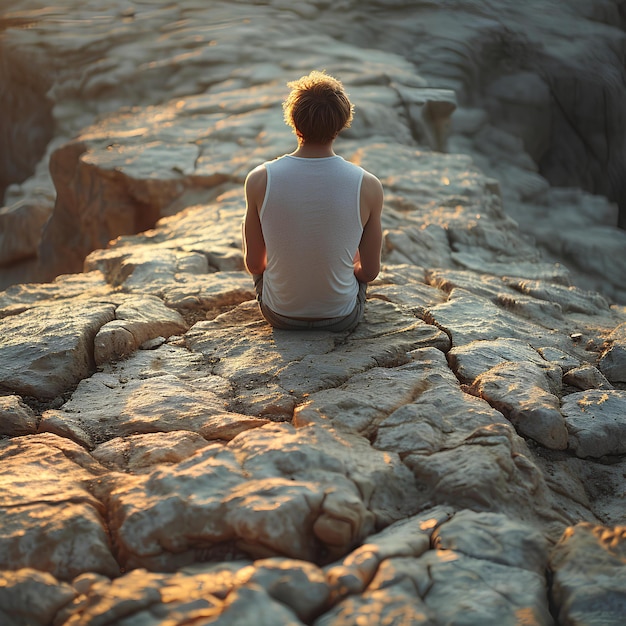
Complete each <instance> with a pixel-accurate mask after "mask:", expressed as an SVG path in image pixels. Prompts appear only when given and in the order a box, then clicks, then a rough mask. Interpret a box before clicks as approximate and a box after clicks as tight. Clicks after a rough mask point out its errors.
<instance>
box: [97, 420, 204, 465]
mask: <svg viewBox="0 0 626 626" xmlns="http://www.w3.org/2000/svg"><path fill="white" fill-rule="evenodd" d="M207 445H208V443H207V441H206V439H204V437H202V436H201V435H198V434H196V433H193V432H188V431H184V430H177V431H174V432H172V433H150V434H145V435H132V436H129V437H116V438H115V439H111V440H110V441H107V442H106V443H102V444H100V445H99V446H96V448H95V449H94V450H93V451H92V455H93V457H94V458H95V459H96V460H98V461H100V463H102V464H103V465H105V466H106V467H110V468H111V469H114V470H117V471H120V472H131V473H138V472H146V471H150V469H151V468H154V467H155V466H159V465H162V464H169V463H178V462H180V461H182V460H184V459H186V458H187V457H190V456H191V455H193V454H195V453H196V452H197V451H198V450H201V449H202V448H205V447H206V446H207Z"/></svg>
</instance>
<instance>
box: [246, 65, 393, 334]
mask: <svg viewBox="0 0 626 626" xmlns="http://www.w3.org/2000/svg"><path fill="white" fill-rule="evenodd" d="M287 86H288V87H290V88H291V92H290V93H289V95H288V97H287V98H286V100H285V101H284V103H283V110H284V117H285V121H286V123H287V124H288V125H289V126H291V127H292V128H293V130H294V132H295V134H296V136H297V140H298V147H297V149H296V150H295V151H294V152H291V153H290V154H285V155H283V156H281V157H279V158H277V159H274V160H272V161H267V162H265V163H263V164H261V165H259V166H258V167H256V168H254V169H253V170H252V171H251V172H250V173H249V174H248V176H247V177H246V181H245V197H246V214H245V218H244V223H243V235H244V236H243V239H244V260H245V266H246V269H247V270H248V272H250V274H252V275H253V279H254V283H255V289H256V294H257V301H258V303H259V307H260V311H261V314H262V315H263V317H264V318H265V320H266V321H267V322H268V323H269V324H270V325H271V326H273V327H274V328H280V329H288V330H302V329H321V330H329V331H335V332H340V331H351V330H353V329H354V328H355V327H356V326H357V325H358V323H359V321H360V320H361V319H362V317H363V313H364V308H365V297H366V288H367V283H368V282H370V281H372V280H374V279H375V278H376V276H377V275H378V273H379V271H380V256H381V247H382V226H381V213H382V208H383V187H382V184H381V183H380V181H379V180H378V178H376V177H375V176H374V175H373V174H371V173H369V172H367V171H366V170H364V169H363V168H362V167H360V166H358V165H355V164H353V163H350V162H349V161H346V160H345V159H344V158H343V157H341V156H338V155H337V154H335V152H334V141H335V139H336V138H337V135H338V134H339V133H340V132H341V131H342V130H343V129H345V128H348V127H349V126H350V124H351V122H352V119H353V111H354V107H353V105H352V103H351V102H350V100H349V98H348V95H347V94H346V92H345V90H344V87H343V85H342V83H341V82H340V81H339V80H337V79H336V78H333V77H332V76H330V75H328V74H326V73H325V72H319V71H313V72H311V73H310V74H308V75H307V76H302V77H301V78H300V79H298V80H296V81H293V82H289V83H287Z"/></svg>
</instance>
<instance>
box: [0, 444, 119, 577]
mask: <svg viewBox="0 0 626 626" xmlns="http://www.w3.org/2000/svg"><path fill="white" fill-rule="evenodd" d="M0 466H1V468H2V471H1V472H0V476H1V479H0V483H1V484H0V487H1V505H2V509H3V513H2V516H3V524H2V528H1V530H0V566H1V567H2V568H3V569H15V570H17V569H20V568H25V567H30V568H34V569H38V570H41V571H44V572H49V573H51V574H53V575H54V576H55V577H57V578H59V579H62V580H69V579H71V578H73V577H74V576H76V575H78V574H80V573H83V572H99V573H102V574H105V575H107V576H117V575H118V574H119V566H118V564H117V563H116V561H115V559H114V558H113V556H112V554H111V547H110V543H109V542H110V539H109V536H108V535H107V532H106V530H105V526H104V518H105V515H106V510H105V508H104V507H103V506H102V503H101V502H100V501H99V500H97V499H96V498H95V497H94V496H93V495H92V493H91V492H90V483H91V481H93V480H95V479H97V478H98V477H100V476H102V474H104V471H105V470H104V468H103V467H102V466H101V465H99V464H98V463H97V462H96V461H94V460H93V459H92V457H91V456H90V455H89V454H87V453H86V451H85V450H84V449H83V448H82V447H80V446H78V445H76V444H74V443H72V442H69V441H67V440H66V439H63V438H61V437H57V436H55V435H51V434H44V435H30V436H26V437H18V438H15V439H8V440H5V441H2V442H0Z"/></svg>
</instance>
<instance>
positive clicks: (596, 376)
mask: <svg viewBox="0 0 626 626" xmlns="http://www.w3.org/2000/svg"><path fill="white" fill-rule="evenodd" d="M563 382H564V383H566V384H568V385H572V386H574V387H578V389H582V390H585V389H613V385H611V383H610V382H609V381H608V380H607V379H606V378H605V376H604V375H603V374H602V372H601V371H600V370H599V369H598V368H597V367H594V366H593V365H582V366H581V367H575V368H574V369H571V370H569V371H568V372H566V373H565V374H564V375H563Z"/></svg>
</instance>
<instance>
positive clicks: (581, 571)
mask: <svg viewBox="0 0 626 626" xmlns="http://www.w3.org/2000/svg"><path fill="white" fill-rule="evenodd" d="M624 546H625V536H624V528H623V527H616V528H607V527H603V526H595V525H593V524H588V523H580V524H577V525H576V526H573V527H571V528H568V529H567V530H566V531H565V532H564V533H563V536H562V537H561V540H560V541H559V543H558V544H557V545H556V547H555V548H554V550H553V551H552V554H551V556H550V567H551V569H552V570H553V572H554V584H553V587H552V599H553V602H554V603H555V606H557V607H558V615H557V617H558V619H559V621H560V622H573V623H575V622H580V623H585V624H594V625H595V624H597V625H598V626H600V624H602V625H603V626H604V625H605V624H606V625H608V626H610V625H615V626H617V624H620V623H621V622H622V621H623V618H624V609H625V605H624V588H625V586H626V579H625V578H624V576H625V570H624V559H625V558H626V555H625V552H624Z"/></svg>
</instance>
